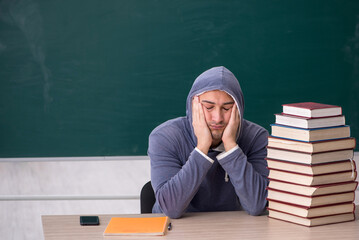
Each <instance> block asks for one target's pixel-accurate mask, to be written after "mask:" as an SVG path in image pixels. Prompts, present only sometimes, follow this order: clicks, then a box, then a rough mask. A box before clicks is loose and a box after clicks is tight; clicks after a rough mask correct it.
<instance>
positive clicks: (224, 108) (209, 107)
mask: <svg viewBox="0 0 359 240" xmlns="http://www.w3.org/2000/svg"><path fill="white" fill-rule="evenodd" d="M204 107H205V108H206V109H207V110H208V111H210V110H212V109H214V106H204ZM231 108H232V106H231V107H222V109H223V110H224V111H228V110H230V109H231Z"/></svg>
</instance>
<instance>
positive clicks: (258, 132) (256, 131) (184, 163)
mask: <svg viewBox="0 0 359 240" xmlns="http://www.w3.org/2000/svg"><path fill="white" fill-rule="evenodd" d="M212 90H222V91H225V92H227V93H228V94H229V95H230V96H232V98H234V100H235V102H236V104H237V106H238V109H239V113H240V115H241V127H240V131H239V134H237V135H238V137H237V144H238V147H236V148H234V149H232V150H230V151H229V152H224V148H223V147H221V146H219V147H217V148H216V149H210V150H209V152H208V157H209V158H210V159H208V157H207V156H204V154H203V153H201V152H200V150H199V149H197V148H196V145H197V138H196V136H195V134H194V131H193V126H192V99H193V97H194V96H196V95H200V94H202V93H204V92H207V91H212ZM243 111H244V99H243V93H242V90H241V87H240V85H239V83H238V80H237V79H236V77H235V76H234V75H233V73H231V72H230V71H229V70H228V69H226V68H225V67H215V68H211V69H209V70H207V71H205V72H204V73H202V74H201V75H200V76H198V77H197V79H196V80H195V82H194V83H193V86H192V88H191V90H190V92H189V94H188V97H187V104H186V114H187V116H186V117H179V118H175V119H172V120H169V121H167V122H165V123H163V124H161V125H160V126H158V127H157V128H155V129H154V130H153V131H152V133H151V134H150V137H149V148H148V155H149V157H150V159H151V182H152V186H153V189H154V191H155V195H156V203H155V205H154V207H153V212H154V213H160V212H163V213H164V214H166V215H167V216H169V217H171V218H179V217H181V216H182V215H183V214H184V213H185V212H197V211H234V210H245V211H247V212H248V213H249V214H251V215H259V214H261V213H263V211H264V210H265V207H266V203H267V201H266V196H267V190H266V187H267V185H268V179H267V176H268V169H267V162H266V161H265V159H264V158H265V157H266V155H267V149H266V146H267V141H268V140H267V137H268V132H267V131H266V130H265V129H264V128H262V127H260V126H258V125H257V124H254V123H252V122H250V121H248V120H245V119H244V118H243ZM227 173H228V175H229V180H230V181H228V179H227Z"/></svg>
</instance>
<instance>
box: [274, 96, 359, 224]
mask: <svg viewBox="0 0 359 240" xmlns="http://www.w3.org/2000/svg"><path fill="white" fill-rule="evenodd" d="M275 116H276V121H275V124H272V125H271V128H272V133H271V134H272V135H271V136H269V137H268V155H267V162H268V168H269V176H268V178H269V180H270V181H269V185H268V198H267V199H268V210H269V217H271V218H275V219H280V220H284V221H287V222H292V223H296V224H300V225H305V226H318V225H324V224H331V223H339V222H346V221H352V220H354V219H355V216H354V208H355V205H354V197H355V190H356V188H357V185H358V183H357V182H356V181H355V179H356V176H357V172H356V168H355V163H354V161H353V154H354V148H355V144H356V142H355V139H354V138H352V137H350V127H349V126H347V125H345V118H344V116H343V115H342V109H341V107H338V106H333V105H327V104H320V103H313V102H305V103H294V104H284V105H283V113H281V114H276V115H275Z"/></svg>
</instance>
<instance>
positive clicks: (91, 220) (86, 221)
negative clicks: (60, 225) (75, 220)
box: [80, 216, 100, 226]
mask: <svg viewBox="0 0 359 240" xmlns="http://www.w3.org/2000/svg"><path fill="white" fill-rule="evenodd" d="M80 224H81V226H95V225H100V219H99V218H98V216H80Z"/></svg>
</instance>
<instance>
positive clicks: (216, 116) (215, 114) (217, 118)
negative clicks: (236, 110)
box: [212, 108, 224, 123]
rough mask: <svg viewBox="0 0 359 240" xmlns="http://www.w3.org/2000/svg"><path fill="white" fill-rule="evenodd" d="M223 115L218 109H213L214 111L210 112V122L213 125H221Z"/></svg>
mask: <svg viewBox="0 0 359 240" xmlns="http://www.w3.org/2000/svg"><path fill="white" fill-rule="evenodd" d="M223 119H224V118H223V113H222V112H221V110H220V109H217V108H216V109H214V111H212V121H213V122H215V123H222V122H223Z"/></svg>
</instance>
